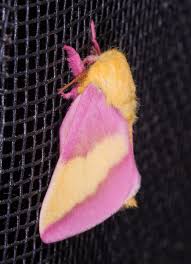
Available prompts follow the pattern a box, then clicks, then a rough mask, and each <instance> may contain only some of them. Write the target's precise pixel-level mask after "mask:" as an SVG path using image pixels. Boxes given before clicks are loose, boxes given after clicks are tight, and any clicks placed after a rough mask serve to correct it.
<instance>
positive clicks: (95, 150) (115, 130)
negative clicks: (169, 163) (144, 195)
mask: <svg viewBox="0 0 191 264" xmlns="http://www.w3.org/2000/svg"><path fill="white" fill-rule="evenodd" d="M91 31H92V44H93V45H92V46H93V47H92V50H91V55H89V56H88V57H86V58H85V59H84V60H81V58H80V56H79V54H78V53H77V52H76V51H75V50H74V49H73V48H72V47H70V46H66V45H65V46H64V49H65V51H66V52H67V56H68V63H69V66H70V69H71V71H72V73H73V75H74V79H73V81H72V82H71V83H69V84H68V85H66V86H65V87H64V88H62V89H60V91H59V93H60V94H61V95H62V96H63V97H64V98H73V99H74V101H73V103H72V104H71V106H70V108H69V111H68V112H67V114H66V116H65V118H64V120H63V123H62V125H61V128H60V156H59V160H58V162H57V165H56V168H55V170H54V173H53V176H52V179H51V182H50V185H49V188H48V191H47V193H46V196H45V198H44V201H43V204H42V208H41V212H40V224H39V230H40V236H41V239H42V240H43V241H44V242H45V243H51V242H55V241H59V240H63V239H65V238H68V237H71V236H74V235H76V234H79V233H81V232H83V231H86V230H88V229H90V228H92V227H94V226H95V225H97V224H99V223H101V222H102V221H104V220H106V219H107V218H108V217H110V216H111V215H112V214H114V213H115V212H117V211H118V210H119V209H120V208H121V207H122V205H123V204H124V203H125V201H129V205H134V204H135V200H133V197H134V196H135V194H136V193H137V191H138V189H139V186H140V174H139V172H138V170H137V166H136V163H135V159H134V153H133V139H132V127H133V124H134V122H135V119H136V106H137V100H136V89H135V84H134V81H133V78H132V74H131V71H130V67H129V64H128V63H127V60H126V58H125V56H124V55H123V53H121V52H120V51H118V50H117V49H111V50H108V51H106V52H103V53H101V51H100V47H99V45H98V43H97V40H96V34H95V29H94V23H93V21H92V22H91ZM71 85H73V87H72V89H71V90H70V91H68V87H71Z"/></svg>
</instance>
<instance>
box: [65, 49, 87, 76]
mask: <svg viewBox="0 0 191 264" xmlns="http://www.w3.org/2000/svg"><path fill="white" fill-rule="evenodd" d="M64 50H65V51H66V52H67V61H68V64H69V67H70V69H71V71H72V73H73V75H74V76H77V75H79V74H81V73H82V72H83V71H84V70H85V67H84V64H83V62H82V60H81V58H80V55H79V54H78V53H77V51H76V50H75V49H74V48H72V47H70V46H67V45H64Z"/></svg>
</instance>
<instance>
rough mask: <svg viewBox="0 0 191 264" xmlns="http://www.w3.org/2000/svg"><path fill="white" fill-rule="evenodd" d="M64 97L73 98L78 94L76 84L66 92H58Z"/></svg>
mask: <svg viewBox="0 0 191 264" xmlns="http://www.w3.org/2000/svg"><path fill="white" fill-rule="evenodd" d="M59 94H60V95H61V96H62V97H63V98H64V99H75V98H76V97H77V96H78V91H77V86H76V87H74V88H72V90H71V91H70V92H68V93H64V92H60V93H59Z"/></svg>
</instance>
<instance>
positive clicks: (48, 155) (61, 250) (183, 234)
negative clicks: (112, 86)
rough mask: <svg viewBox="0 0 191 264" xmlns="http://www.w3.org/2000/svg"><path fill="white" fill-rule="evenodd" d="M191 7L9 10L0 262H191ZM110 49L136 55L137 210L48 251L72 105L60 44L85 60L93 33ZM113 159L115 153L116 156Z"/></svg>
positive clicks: (4, 23)
mask: <svg viewBox="0 0 191 264" xmlns="http://www.w3.org/2000/svg"><path fill="white" fill-rule="evenodd" d="M190 17H191V4H190V2H189V0H187V1H186V0H182V1H178V0H176V1H173V0H142V1H139V0H119V1H115V0H96V1H94V0H62V1H61V0H60V1H59V0H25V1H22V0H15V1H14V0H2V1H1V3H0V31H1V36H0V43H1V46H0V62H1V68H0V74H1V87H0V96H1V105H0V110H1V111H0V181H1V182H0V188H1V189H0V198H1V201H0V206H1V209H0V223H1V224H0V263H1V264H4V263H27V264H28V263H56V264H57V263H87V264H89V263H90V264H92V263H104V264H105V263H106V264H110V263H116V264H119V263H122V264H126V263H132V264H133V263H190V260H191V256H190V252H191V238H190V237H191V236H190V235H191V234H190V233H191V232H190V224H189V223H190V220H191V213H190V204H191V196H190V188H191V181H190V163H191V157H190V152H191V147H190V138H191V129H190V127H191V125H190V115H191V104H190V99H191V89H190V83H191V62H190V58H191V56H190V55H191V50H190V46H191V20H190ZM91 18H93V19H94V21H95V23H96V28H97V37H98V41H99V43H100V46H101V49H102V50H107V49H108V48H111V47H118V48H120V49H121V50H123V51H124V52H125V53H126V54H128V60H129V63H130V65H131V69H132V71H133V75H134V79H135V82H136V86H137V94H138V97H139V104H140V107H139V113H138V116H139V119H138V121H137V123H136V126H135V132H134V141H135V157H136V160H137V163H138V167H139V170H140V173H141V175H142V187H141V190H140V192H139V195H138V201H139V208H138V209H133V210H127V211H121V212H119V213H117V214H116V215H114V216H113V217H111V218H110V219H109V220H107V221H106V222H104V223H103V224H101V225H99V226H98V227H96V228H94V229H92V230H90V231H88V232H86V233H84V234H81V235H79V236H77V237H74V238H71V239H69V240H66V241H63V242H59V243H54V244H51V245H45V244H43V243H42V242H41V241H40V238H39V232H38V220H39V209H40V207H41V202H42V200H43V197H44V195H45V192H46V190H47V187H48V184H49V181H50V178H51V175H52V172H53V169H54V166H55V164H56V161H57V159H58V143H59V142H58V132H59V126H60V124H61V121H62V119H63V117H64V115H65V113H66V111H67V108H68V107H69V105H70V102H69V101H65V100H63V99H61V98H60V97H59V96H58V95H57V89H58V88H60V87H61V86H63V84H65V83H67V82H68V81H69V80H70V73H69V71H68V67H67V63H66V59H65V54H64V52H63V49H62V47H63V45H64V44H69V45H72V46H73V47H74V48H76V49H77V50H78V51H79V52H80V54H81V55H82V57H84V56H86V55H87V54H88V52H89V49H90V35H89V22H90V19H91ZM114 151H115V150H114Z"/></svg>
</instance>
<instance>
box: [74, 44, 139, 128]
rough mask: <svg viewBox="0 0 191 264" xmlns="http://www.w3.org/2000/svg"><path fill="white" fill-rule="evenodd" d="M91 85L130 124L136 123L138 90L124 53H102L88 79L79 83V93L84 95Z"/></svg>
mask: <svg viewBox="0 0 191 264" xmlns="http://www.w3.org/2000/svg"><path fill="white" fill-rule="evenodd" d="M90 83H92V84H94V85H95V86H96V87H99V88H100V89H101V90H102V91H103V93H104V94H105V96H106V99H107V102H108V103H109V104H112V105H113V106H114V107H116V108H117V109H119V110H120V112H121V113H122V115H123V116H124V117H125V118H126V119H127V120H128V122H129V123H130V124H133V123H134V122H135V120H136V108H137V100H136V89H135V84H134V81H133V78H132V74H131V70H130V67H129V64H128V63H127V60H126V58H125V56H124V55H123V53H121V52H120V51H118V50H116V49H111V50H108V51H106V52H104V53H102V54H101V55H100V56H99V57H98V59H97V60H96V62H95V63H94V64H92V65H91V66H90V68H89V69H88V71H87V75H86V77H85V78H84V79H83V80H82V81H81V82H80V83H79V88H78V92H79V93H82V92H83V91H84V89H85V88H86V87H87V85H88V84H90Z"/></svg>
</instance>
